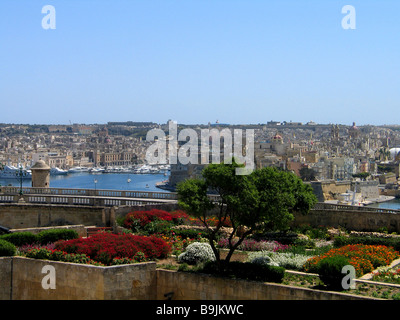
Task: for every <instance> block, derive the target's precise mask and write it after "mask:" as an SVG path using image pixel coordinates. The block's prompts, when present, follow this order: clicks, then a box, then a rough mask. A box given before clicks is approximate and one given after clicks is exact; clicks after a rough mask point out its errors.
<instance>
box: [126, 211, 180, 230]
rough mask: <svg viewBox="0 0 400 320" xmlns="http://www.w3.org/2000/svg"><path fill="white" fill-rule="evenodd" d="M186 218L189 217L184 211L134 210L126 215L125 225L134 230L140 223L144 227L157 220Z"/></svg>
mask: <svg viewBox="0 0 400 320" xmlns="http://www.w3.org/2000/svg"><path fill="white" fill-rule="evenodd" d="M184 218H187V214H186V213H185V212H183V211H174V212H167V211H165V210H159V209H152V210H143V211H133V212H130V213H128V214H127V215H126V216H125V219H124V221H123V226H124V227H125V228H127V229H131V230H132V229H133V228H135V227H136V226H138V225H139V226H141V227H144V226H146V225H147V224H149V223H151V222H153V221H155V220H161V221H170V222H174V223H179V222H181V221H182V219H184Z"/></svg>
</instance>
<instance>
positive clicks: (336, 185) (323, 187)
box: [310, 180, 351, 202]
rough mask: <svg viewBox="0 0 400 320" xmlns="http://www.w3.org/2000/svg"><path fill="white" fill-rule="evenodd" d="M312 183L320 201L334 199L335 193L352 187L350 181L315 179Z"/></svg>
mask: <svg viewBox="0 0 400 320" xmlns="http://www.w3.org/2000/svg"><path fill="white" fill-rule="evenodd" d="M310 184H311V187H312V188H313V191H314V194H315V196H316V197H317V199H318V201H319V202H324V201H325V200H333V199H335V195H337V194H340V193H344V192H347V190H350V189H351V182H350V181H334V180H326V181H318V182H314V181H313V182H311V183H310Z"/></svg>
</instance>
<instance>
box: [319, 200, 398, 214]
mask: <svg viewBox="0 0 400 320" xmlns="http://www.w3.org/2000/svg"><path fill="white" fill-rule="evenodd" d="M313 210H332V211H354V212H378V213H395V214H400V210H395V209H382V208H373V207H362V206H351V205H345V204H334V203H323V202H319V203H317V204H316V205H315V206H314V208H313Z"/></svg>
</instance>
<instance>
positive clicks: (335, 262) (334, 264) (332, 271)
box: [316, 256, 349, 290]
mask: <svg viewBox="0 0 400 320" xmlns="http://www.w3.org/2000/svg"><path fill="white" fill-rule="evenodd" d="M347 265H349V260H348V259H347V258H346V257H343V256H334V257H328V258H324V259H322V260H321V261H320V262H318V264H317V266H316V272H317V273H318V274H319V277H320V279H321V280H322V282H323V283H324V284H325V285H326V286H327V287H328V288H330V289H333V290H340V289H341V288H342V279H343V277H344V276H345V274H343V273H342V269H343V267H344V266H347Z"/></svg>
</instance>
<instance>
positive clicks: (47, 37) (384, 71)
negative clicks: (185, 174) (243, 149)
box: [0, 0, 400, 126]
mask: <svg viewBox="0 0 400 320" xmlns="http://www.w3.org/2000/svg"><path fill="white" fill-rule="evenodd" d="M45 5H52V6H53V7H54V8H55V10H56V16H55V18H56V20H55V21H56V29H54V30H52V29H50V30H45V29H44V28H43V26H42V20H43V18H44V17H45V16H46V14H43V13H42V8H43V7H44V6H45ZM345 5H351V6H353V7H354V8H355V18H356V20H355V21H356V29H344V28H343V26H342V20H343V18H344V17H346V14H343V13H342V8H343V7H344V6H345ZM399 9H400V4H399V3H397V2H396V1H350V2H343V1H336V0H335V1H329V2H325V1H324V2H321V1H289V0H287V1H256V0H253V1H250V2H249V1H247V2H245V1H224V0H216V1H215V0H214V1H201V2H200V1H186V2H182V1H179V2H178V1H165V0H164V1H146V2H141V1H122V0H120V1H113V2H111V1H74V2H65V1H59V0H49V1H47V2H43V1H25V0H20V1H10V0H4V1H2V2H1V4H0V37H1V38H2V50H1V51H0V59H1V61H2V63H1V64H0V72H1V74H2V77H1V78H0V98H1V100H0V104H1V106H2V110H3V114H2V121H1V122H2V123H21V124H69V123H93V124H94V123H107V122H109V121H127V120H132V121H138V122H141V121H152V122H155V123H165V122H166V121H167V120H168V119H172V120H176V121H177V122H178V123H182V124H198V123H201V124H207V123H208V122H211V123H215V122H216V121H217V120H218V121H219V122H220V123H228V124H251V123H254V124H256V123H266V122H268V121H287V122H289V121H293V122H302V123H307V122H310V121H313V122H316V123H323V124H330V123H339V124H343V125H351V124H352V123H353V122H356V124H357V125H360V126H362V125H368V124H369V125H392V124H399V123H400V121H399V119H398V118H396V111H397V107H398V105H399V101H400V92H399V90H398V85H399V82H400V81H399V80H400V79H399V77H400V76H399V72H398V71H399V62H398V58H397V57H398V52H399V42H398V37H397V36H398V34H399V31H400V24H399V23H398V21H397V20H396V19H397V17H396V13H397V12H399Z"/></svg>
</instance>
